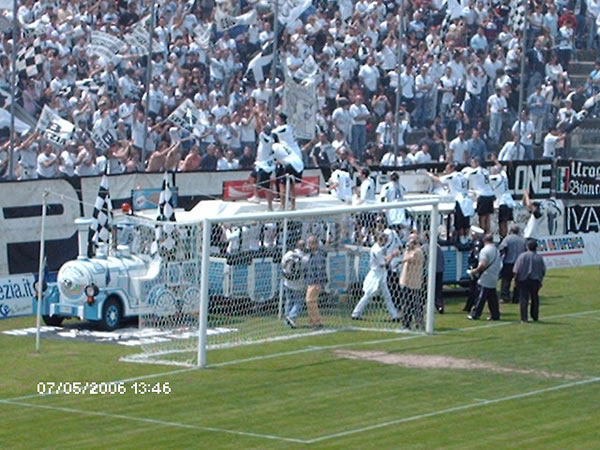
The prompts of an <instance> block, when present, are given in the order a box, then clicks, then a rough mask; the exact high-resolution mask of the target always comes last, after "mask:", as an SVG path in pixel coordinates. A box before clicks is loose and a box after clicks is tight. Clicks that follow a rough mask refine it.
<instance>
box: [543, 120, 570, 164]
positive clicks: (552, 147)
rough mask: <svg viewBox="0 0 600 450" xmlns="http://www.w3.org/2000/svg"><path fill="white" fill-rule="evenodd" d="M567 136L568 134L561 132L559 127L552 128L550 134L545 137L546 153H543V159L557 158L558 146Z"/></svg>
mask: <svg viewBox="0 0 600 450" xmlns="http://www.w3.org/2000/svg"><path fill="white" fill-rule="evenodd" d="M566 138H567V135H566V134H564V133H563V134H559V132H558V129H557V128H556V127H552V128H550V130H549V131H548V134H547V135H546V137H545V138H544V154H543V155H542V158H543V159H555V158H556V148H557V147H558V145H559V143H560V142H563V143H564V141H565V139H566Z"/></svg>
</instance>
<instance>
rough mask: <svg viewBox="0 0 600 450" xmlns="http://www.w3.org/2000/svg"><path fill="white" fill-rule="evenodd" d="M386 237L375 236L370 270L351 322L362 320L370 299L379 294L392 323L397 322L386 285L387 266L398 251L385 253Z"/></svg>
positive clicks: (384, 235)
mask: <svg viewBox="0 0 600 450" xmlns="http://www.w3.org/2000/svg"><path fill="white" fill-rule="evenodd" d="M387 244H388V236H387V235H386V234H385V233H379V234H378V235H377V242H376V243H375V244H374V245H373V247H371V252H370V255H369V266H370V270H369V273H368V274H367V276H366V277H365V281H364V282H363V292H364V295H363V296H362V298H361V299H360V301H359V302H358V304H357V305H356V307H355V308H354V311H352V319H353V320H362V318H361V314H362V312H363V310H364V309H365V308H366V307H367V305H368V304H369V302H370V301H371V299H372V298H373V297H374V296H375V295H376V294H377V293H378V292H381V294H382V295H383V299H384V301H385V306H386V308H387V310H388V312H389V313H390V316H392V321H393V322H397V321H398V320H399V319H398V311H397V310H396V307H395V306H394V302H393V301H392V294H391V293H390V289H389V287H388V284H387V265H388V264H389V263H390V262H391V261H392V259H394V258H396V257H398V256H399V255H400V250H398V249H397V248H396V249H394V250H391V251H389V252H388V251H387Z"/></svg>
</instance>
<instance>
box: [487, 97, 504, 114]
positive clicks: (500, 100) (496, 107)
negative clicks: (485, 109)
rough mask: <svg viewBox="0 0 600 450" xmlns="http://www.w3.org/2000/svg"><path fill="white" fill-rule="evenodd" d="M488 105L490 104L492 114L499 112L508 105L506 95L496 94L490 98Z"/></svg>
mask: <svg viewBox="0 0 600 450" xmlns="http://www.w3.org/2000/svg"><path fill="white" fill-rule="evenodd" d="M488 105H490V112H491V113H492V114H499V113H501V112H502V111H503V110H504V109H506V107H507V104H506V99H505V98H504V96H502V95H501V96H497V95H496V94H494V95H492V96H491V97H490V98H488Z"/></svg>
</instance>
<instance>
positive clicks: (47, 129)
mask: <svg viewBox="0 0 600 450" xmlns="http://www.w3.org/2000/svg"><path fill="white" fill-rule="evenodd" d="M36 130H37V131H40V132H42V133H43V136H44V138H45V139H47V140H49V141H50V142H52V143H54V144H56V145H59V146H61V147H64V146H65V144H66V143H67V141H68V140H70V139H71V136H72V135H73V131H74V130H75V125H73V124H72V123H71V122H69V121H67V120H65V119H63V118H62V117H60V116H59V115H58V114H57V112H56V111H54V110H53V109H52V108H49V107H48V106H44V109H43V110H42V114H41V115H40V119H39V120H38V123H37V127H36Z"/></svg>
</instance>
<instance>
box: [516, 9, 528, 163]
mask: <svg viewBox="0 0 600 450" xmlns="http://www.w3.org/2000/svg"><path fill="white" fill-rule="evenodd" d="M523 3H525V24H524V26H523V35H522V36H521V76H520V79H521V82H520V83H519V108H518V115H519V116H518V118H517V119H518V125H517V126H518V131H519V137H518V138H517V142H516V144H517V155H518V154H519V149H520V148H521V113H522V112H523V100H524V98H523V97H525V54H526V52H527V27H528V26H529V2H528V0H523Z"/></svg>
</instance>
